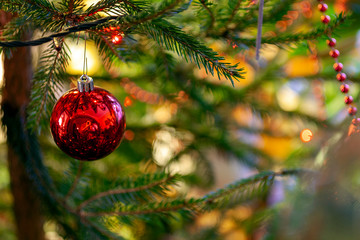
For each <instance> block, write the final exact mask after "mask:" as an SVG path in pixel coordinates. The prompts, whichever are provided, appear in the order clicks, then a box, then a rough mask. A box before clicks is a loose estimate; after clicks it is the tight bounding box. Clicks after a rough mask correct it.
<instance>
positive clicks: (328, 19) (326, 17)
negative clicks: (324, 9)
mask: <svg viewBox="0 0 360 240" xmlns="http://www.w3.org/2000/svg"><path fill="white" fill-rule="evenodd" d="M321 21H322V22H323V23H325V24H328V23H329V22H330V17H329V16H328V15H322V16H321Z"/></svg>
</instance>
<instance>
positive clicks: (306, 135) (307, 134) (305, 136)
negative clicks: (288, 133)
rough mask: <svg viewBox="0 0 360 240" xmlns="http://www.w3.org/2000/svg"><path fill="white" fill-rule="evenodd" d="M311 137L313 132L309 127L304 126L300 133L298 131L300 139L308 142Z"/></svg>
mask: <svg viewBox="0 0 360 240" xmlns="http://www.w3.org/2000/svg"><path fill="white" fill-rule="evenodd" d="M312 138H313V133H312V131H311V130H310V129H307V128H306V129H304V130H302V131H301V133H300V139H301V141H303V142H305V143H307V142H310V141H311V139H312Z"/></svg>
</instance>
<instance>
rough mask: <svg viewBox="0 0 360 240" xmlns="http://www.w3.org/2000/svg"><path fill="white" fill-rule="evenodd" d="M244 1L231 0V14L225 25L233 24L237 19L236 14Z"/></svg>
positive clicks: (229, 3)
mask: <svg viewBox="0 0 360 240" xmlns="http://www.w3.org/2000/svg"><path fill="white" fill-rule="evenodd" d="M241 2H242V0H229V2H228V5H229V9H231V10H232V11H231V14H230V16H229V18H228V20H227V22H226V24H225V25H228V24H230V23H231V22H232V20H233V19H234V17H235V14H236V12H237V11H238V10H239V8H240V5H241Z"/></svg>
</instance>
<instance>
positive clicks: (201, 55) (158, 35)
mask: <svg viewBox="0 0 360 240" xmlns="http://www.w3.org/2000/svg"><path fill="white" fill-rule="evenodd" d="M142 30H143V32H144V33H148V34H149V35H150V36H151V37H152V38H153V39H154V40H155V41H157V42H158V43H160V44H161V45H162V46H164V47H165V48H166V49H167V50H171V51H174V52H176V53H177V54H178V55H179V56H182V57H184V58H185V60H186V61H190V62H194V63H196V64H197V66H198V67H199V68H200V64H201V65H202V66H203V67H204V68H205V70H206V72H210V73H211V74H212V75H214V73H215V72H216V73H217V75H218V77H219V78H220V76H224V77H225V78H226V79H228V80H230V81H231V83H232V84H234V82H233V79H238V78H242V76H241V75H240V74H241V73H242V72H241V71H242V70H243V69H242V68H241V69H237V64H235V65H230V64H228V63H224V62H222V61H223V60H224V58H223V57H220V56H218V55H217V54H216V53H215V52H213V51H212V50H211V49H209V48H207V47H205V46H204V45H202V44H201V43H200V42H198V41H197V40H196V39H195V38H193V37H191V36H189V35H187V34H185V33H184V32H182V31H181V30H180V29H179V28H177V27H175V26H174V25H172V24H171V23H169V22H167V21H165V20H162V19H156V20H153V21H151V23H149V24H143V25H142Z"/></svg>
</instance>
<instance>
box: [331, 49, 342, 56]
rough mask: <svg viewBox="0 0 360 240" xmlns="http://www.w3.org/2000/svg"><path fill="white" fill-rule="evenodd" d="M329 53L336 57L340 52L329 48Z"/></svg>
mask: <svg viewBox="0 0 360 240" xmlns="http://www.w3.org/2000/svg"><path fill="white" fill-rule="evenodd" d="M329 55H330V56H332V57H333V58H337V57H338V56H339V55H340V52H339V50H337V49H334V50H330V52H329Z"/></svg>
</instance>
